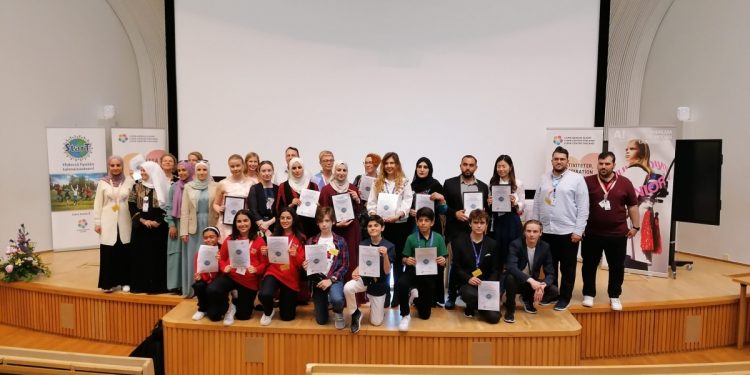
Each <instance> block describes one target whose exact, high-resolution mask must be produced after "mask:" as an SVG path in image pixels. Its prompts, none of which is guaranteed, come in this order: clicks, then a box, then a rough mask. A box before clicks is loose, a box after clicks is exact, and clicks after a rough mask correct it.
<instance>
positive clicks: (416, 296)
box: [409, 288, 419, 306]
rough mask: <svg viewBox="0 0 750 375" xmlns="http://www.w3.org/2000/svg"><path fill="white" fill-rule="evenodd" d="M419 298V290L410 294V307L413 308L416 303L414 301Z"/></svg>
mask: <svg viewBox="0 0 750 375" xmlns="http://www.w3.org/2000/svg"><path fill="white" fill-rule="evenodd" d="M417 298H419V290H418V289H416V288H415V289H412V290H411V291H410V292H409V306H411V305H412V304H413V303H414V300H415V299H417Z"/></svg>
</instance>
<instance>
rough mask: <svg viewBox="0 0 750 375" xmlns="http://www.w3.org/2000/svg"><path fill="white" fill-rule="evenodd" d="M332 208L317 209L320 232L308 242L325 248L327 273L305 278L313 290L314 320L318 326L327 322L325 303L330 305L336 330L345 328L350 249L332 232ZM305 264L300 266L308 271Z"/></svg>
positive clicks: (316, 220) (305, 262)
mask: <svg viewBox="0 0 750 375" xmlns="http://www.w3.org/2000/svg"><path fill="white" fill-rule="evenodd" d="M333 221H334V218H333V209H332V208H331V207H318V210H317V212H316V213H315V222H316V223H318V227H319V228H320V233H319V234H318V235H316V236H315V237H313V238H311V239H309V240H308V241H307V244H308V245H316V244H325V245H326V247H327V248H328V252H327V257H328V271H327V272H325V273H318V274H314V275H310V276H308V279H309V281H310V287H311V288H312V290H313V303H314V305H315V321H316V322H318V324H320V325H324V324H327V323H328V302H329V301H330V303H331V305H332V306H333V312H334V314H335V315H336V318H335V320H334V324H335V326H336V329H344V328H345V327H346V322H345V321H344V281H345V280H344V276H345V275H346V272H347V271H348V270H349V249H348V248H347V246H346V240H344V238H343V237H341V236H339V235H338V234H335V233H333V231H332V230H331V229H332V227H333ZM307 266H308V261H307V260H305V261H304V262H303V263H302V267H303V268H304V269H305V270H307Z"/></svg>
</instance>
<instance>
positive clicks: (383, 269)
mask: <svg viewBox="0 0 750 375" xmlns="http://www.w3.org/2000/svg"><path fill="white" fill-rule="evenodd" d="M383 230H385V222H384V221H383V218H382V217H380V216H378V215H372V216H370V218H369V219H368V220H367V234H368V235H370V238H366V239H364V240H362V242H361V243H360V245H362V246H376V247H378V252H379V253H380V276H378V277H361V276H359V266H357V268H355V269H354V271H353V272H352V279H351V280H349V282H347V283H346V285H344V297H346V306H347V307H348V309H349V311H351V310H354V312H353V313H352V314H351V316H352V325H351V329H352V333H357V332H359V327H360V323H361V322H362V312H361V311H360V310H359V307H358V306H357V299H356V293H360V292H364V291H367V297H368V298H369V300H370V323H371V324H372V325H374V326H379V325H380V324H382V323H383V318H384V317H385V310H383V308H384V307H383V306H384V304H385V294H386V292H387V291H388V289H389V288H390V285H388V276H389V274H390V271H391V264H392V263H393V258H394V257H395V254H396V246H395V245H393V244H392V243H390V242H388V240H386V239H384V238H383ZM355 261H356V262H358V261H359V260H358V259H357V260H352V262H355Z"/></svg>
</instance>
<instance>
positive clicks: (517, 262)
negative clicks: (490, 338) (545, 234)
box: [504, 220, 559, 323]
mask: <svg viewBox="0 0 750 375" xmlns="http://www.w3.org/2000/svg"><path fill="white" fill-rule="evenodd" d="M541 237H542V223H541V222H539V221H538V220H529V221H527V222H526V223H525V224H524V226H523V236H522V237H521V238H519V239H516V240H515V241H513V242H511V243H510V246H509V249H508V265H507V266H508V274H507V275H506V276H505V291H506V293H507V294H506V296H505V318H504V320H505V321H506V322H508V323H514V322H515V311H516V294H517V292H518V289H519V288H520V291H521V299H522V300H523V307H524V310H525V311H526V312H527V313H529V314H536V308H535V307H534V303H538V302H540V301H541V300H542V299H545V300H552V299H554V298H556V297H557V295H558V294H559V292H558V290H557V287H556V286H554V285H553V284H552V281H553V280H554V276H555V267H554V264H553V262H552V253H551V251H550V248H549V245H548V244H547V243H546V242H544V241H542V240H541V239H540V238H541ZM542 270H544V278H543V279H542V277H541V274H540V272H541V271H542Z"/></svg>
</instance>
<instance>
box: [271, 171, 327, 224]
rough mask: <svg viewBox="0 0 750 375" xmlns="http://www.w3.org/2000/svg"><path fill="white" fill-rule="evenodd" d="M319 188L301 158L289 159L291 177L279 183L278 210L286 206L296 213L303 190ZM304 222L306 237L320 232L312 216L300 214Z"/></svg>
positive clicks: (301, 220)
mask: <svg viewBox="0 0 750 375" xmlns="http://www.w3.org/2000/svg"><path fill="white" fill-rule="evenodd" d="M304 189H308V190H318V186H317V185H315V183H314V182H312V181H311V180H310V174H309V173H307V171H306V170H305V165H304V164H303V163H302V160H301V159H300V158H292V159H291V160H289V179H288V180H286V181H284V182H282V183H281V184H280V185H279V194H278V196H277V197H276V212H281V210H282V209H284V208H285V207H291V208H293V209H294V211H295V213H296V211H297V207H299V205H300V204H302V201H301V200H300V199H299V198H300V194H302V190H304ZM299 221H300V223H301V224H302V232H303V233H304V234H305V237H307V238H311V237H313V236H315V235H316V234H318V232H320V230H319V229H318V225H317V224H316V223H315V219H314V218H311V217H304V216H299Z"/></svg>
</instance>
